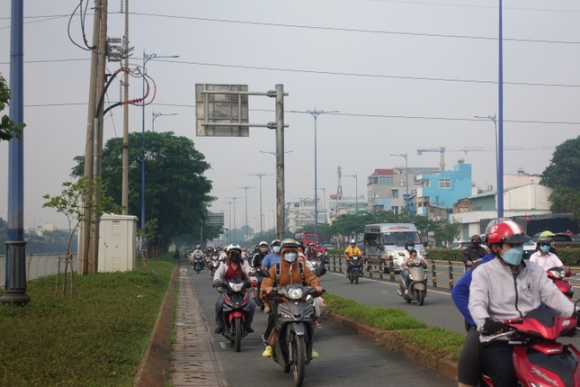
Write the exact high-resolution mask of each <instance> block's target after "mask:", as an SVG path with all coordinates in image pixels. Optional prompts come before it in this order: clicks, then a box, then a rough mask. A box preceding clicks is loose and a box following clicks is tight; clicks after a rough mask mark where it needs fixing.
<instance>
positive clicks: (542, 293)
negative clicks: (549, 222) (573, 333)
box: [469, 220, 574, 387]
mask: <svg viewBox="0 0 580 387" xmlns="http://www.w3.org/2000/svg"><path fill="white" fill-rule="evenodd" d="M529 240H530V237H528V236H527V235H526V234H525V232H524V230H523V229H522V228H521V226H520V225H518V224H517V223H515V222H514V221H511V220H504V221H501V222H499V223H497V224H495V225H493V226H491V227H490V229H489V232H488V234H487V242H488V246H490V248H491V250H492V252H493V253H494V254H495V256H496V259H492V260H491V261H490V262H488V263H486V264H484V265H480V266H479V267H478V269H477V270H474V271H473V275H472V281H471V285H470V288H469V293H470V294H469V312H470V313H471V316H472V317H473V321H474V322H475V324H476V326H477V330H478V331H479V332H480V334H481V335H482V336H488V335H495V334H498V333H502V332H503V331H504V325H503V321H504V320H506V319H512V318H519V317H522V316H524V315H526V314H527V313H528V312H530V311H532V310H534V309H536V308H538V307H539V306H540V305H541V304H542V303H544V304H545V305H547V306H548V307H550V308H552V309H554V310H556V311H558V312H559V313H560V314H561V315H563V316H565V317H570V316H572V314H573V312H574V304H573V303H572V302H571V301H570V300H568V298H567V297H566V296H565V295H564V294H563V293H562V292H561V291H560V290H558V288H557V287H556V285H554V283H553V282H552V281H551V280H550V279H549V278H548V276H547V275H546V272H545V271H544V270H543V269H542V268H541V267H540V266H538V265H536V264H535V263H533V262H528V263H526V262H522V259H523V255H524V250H523V247H522V245H523V244H524V243H525V242H527V241H529ZM503 339H504V340H502V339H501V338H500V339H498V340H494V341H491V342H489V343H484V344H483V345H482V349H481V360H482V365H483V368H484V369H485V370H486V372H487V373H488V374H489V376H490V377H491V378H492V380H493V385H494V387H512V386H517V383H518V380H517V377H516V375H515V370H514V364H513V359H512V356H513V354H512V352H513V348H512V347H511V346H510V345H508V339H507V338H503Z"/></svg>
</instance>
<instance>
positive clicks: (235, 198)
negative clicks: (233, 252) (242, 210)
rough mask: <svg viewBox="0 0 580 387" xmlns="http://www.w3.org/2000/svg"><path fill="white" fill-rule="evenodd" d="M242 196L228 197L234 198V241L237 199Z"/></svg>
mask: <svg viewBox="0 0 580 387" xmlns="http://www.w3.org/2000/svg"><path fill="white" fill-rule="evenodd" d="M241 198H242V197H241V196H232V197H229V198H228V199H232V201H233V203H234V228H233V230H234V240H233V242H234V243H235V242H236V200H238V199H241Z"/></svg>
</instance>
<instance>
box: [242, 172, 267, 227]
mask: <svg viewBox="0 0 580 387" xmlns="http://www.w3.org/2000/svg"><path fill="white" fill-rule="evenodd" d="M248 176H257V177H258V178H259V179H260V237H262V236H263V235H264V230H263V227H262V177H264V176H272V174H271V173H248Z"/></svg>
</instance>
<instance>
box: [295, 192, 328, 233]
mask: <svg viewBox="0 0 580 387" xmlns="http://www.w3.org/2000/svg"><path fill="white" fill-rule="evenodd" d="M316 212H318V224H321V223H326V222H327V220H326V219H327V216H326V209H325V208H324V207H323V206H321V203H320V198H318V206H317V208H316ZM285 214H286V229H287V230H288V231H290V232H296V231H297V230H301V229H302V228H303V227H304V226H308V225H312V226H313V225H314V199H310V198H300V199H299V200H297V201H293V202H287V203H286V211H285Z"/></svg>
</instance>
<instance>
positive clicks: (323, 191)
mask: <svg viewBox="0 0 580 387" xmlns="http://www.w3.org/2000/svg"><path fill="white" fill-rule="evenodd" d="M318 189H319V190H322V195H323V196H322V197H323V200H324V223H328V216H327V213H326V188H324V187H322V188H318Z"/></svg>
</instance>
